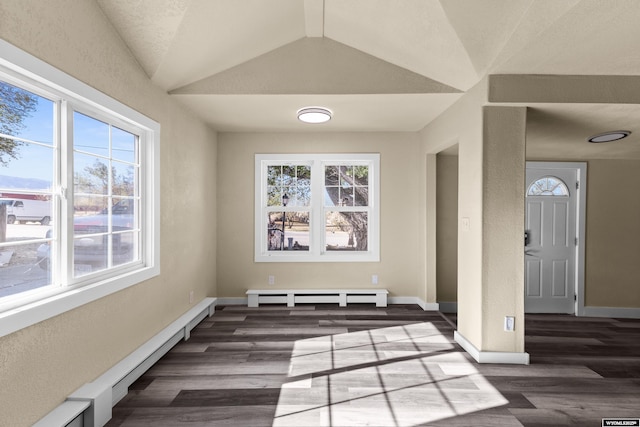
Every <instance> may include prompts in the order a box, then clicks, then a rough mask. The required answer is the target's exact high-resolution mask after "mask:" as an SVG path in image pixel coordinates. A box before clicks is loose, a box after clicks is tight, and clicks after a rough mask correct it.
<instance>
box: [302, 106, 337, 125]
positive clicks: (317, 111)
mask: <svg viewBox="0 0 640 427" xmlns="http://www.w3.org/2000/svg"><path fill="white" fill-rule="evenodd" d="M332 115H333V113H331V110H329V109H328V108H324V107H305V108H301V109H299V110H298V120H300V121H301V122H305V123H325V122H328V121H329V120H331V116H332Z"/></svg>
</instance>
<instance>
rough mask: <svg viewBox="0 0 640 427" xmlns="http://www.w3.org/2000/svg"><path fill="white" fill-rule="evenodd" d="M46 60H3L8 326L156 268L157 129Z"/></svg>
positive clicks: (1, 145) (0, 176)
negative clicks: (35, 69) (32, 70)
mask: <svg viewBox="0 0 640 427" xmlns="http://www.w3.org/2000/svg"><path fill="white" fill-rule="evenodd" d="M0 44H2V43H1V41H0ZM3 49H5V50H7V51H12V52H14V53H15V57H16V58H18V59H20V60H22V59H25V58H24V56H25V55H26V54H23V53H20V52H17V51H14V50H12V49H14V48H11V47H9V46H7V45H3ZM25 61H26V62H25V64H27V65H28V64H32V63H33V62H34V61H37V60H35V59H34V58H29V59H28V60H27V59H25ZM21 66H22V67H26V65H21ZM47 67H48V66H47V65H46V64H40V66H39V70H40V71H42V70H47V71H46V72H47V74H48V75H50V76H52V80H48V79H45V78H44V77H40V76H35V77H34V75H35V74H31V75H29V76H26V75H22V74H21V70H22V69H24V68H22V69H19V68H16V69H13V68H11V65H10V64H9V65H7V64H6V63H3V64H0V321H2V322H4V323H3V325H5V326H6V325H9V324H10V325H11V327H5V328H4V329H2V330H3V333H10V331H15V330H18V329H20V328H21V327H25V326H28V325H30V324H32V323H31V320H30V319H32V318H33V319H45V318H48V317H51V316H54V315H57V314H60V313H62V312H64V311H67V310H70V309H72V308H75V307H78V306H80V305H82V304H84V303H87V302H90V301H93V300H95V299H97V298H100V297H102V296H104V295H108V294H109V293H112V292H116V291H118V290H121V289H124V288H126V287H128V286H131V285H134V284H136V283H139V282H140V281H142V280H147V279H149V278H151V277H153V276H156V275H157V274H159V245H158V239H157V235H158V234H159V233H158V232H159V225H158V224H159V212H158V208H159V199H158V196H159V191H158V188H159V187H158V185H157V179H158V177H159V156H158V149H159V138H158V135H159V130H160V127H159V125H158V124H157V123H155V122H153V121H151V120H150V119H148V118H146V117H144V116H142V115H140V114H139V113H137V112H136V111H134V110H132V109H130V108H128V107H126V106H124V105H122V104H120V103H119V102H117V101H115V100H113V99H111V98H108V97H107V96H105V95H104V94H102V93H98V92H97V91H95V90H93V89H92V88H90V87H87V86H86V85H84V84H82V83H81V82H78V81H76V80H73V79H71V78H69V77H68V76H67V75H61V74H58V73H59V72H58V71H56V70H55V69H53V68H51V67H49V68H47ZM65 85H69V87H66V86H65ZM103 103H104V105H103ZM86 285H98V286H86ZM71 289H73V293H69V294H66V292H68V291H69V290H71ZM67 295H69V296H71V295H73V297H70V298H66V297H67ZM31 311H33V312H34V315H33V316H24V315H21V314H24V313H30V312H31ZM36 312H37V313H36ZM12 316H17V317H12ZM18 317H19V319H18ZM6 319H18V320H15V321H12V322H7V321H6ZM7 331H8V332H7Z"/></svg>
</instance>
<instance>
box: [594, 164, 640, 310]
mask: <svg viewBox="0 0 640 427" xmlns="http://www.w3.org/2000/svg"><path fill="white" fill-rule="evenodd" d="M638 184H640V160H590V161H589V162H588V166H587V223H586V226H587V229H586V234H587V235H586V243H587V246H586V260H585V261H586V272H585V306H593V307H640V282H639V281H638V277H640V262H638V260H640V222H639V221H638V219H639V218H640V193H638V191H635V190H634V189H635V188H637V186H638Z"/></svg>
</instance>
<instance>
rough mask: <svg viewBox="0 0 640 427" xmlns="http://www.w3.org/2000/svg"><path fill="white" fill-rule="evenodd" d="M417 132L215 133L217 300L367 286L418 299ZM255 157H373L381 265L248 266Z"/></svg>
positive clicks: (250, 260) (251, 254)
mask: <svg viewBox="0 0 640 427" xmlns="http://www.w3.org/2000/svg"><path fill="white" fill-rule="evenodd" d="M418 142H419V138H418V134H417V133H414V132H405V133H400V132H398V133H384V132H380V133H329V132H327V133H324V132H318V133H315V132H314V133H220V134H219V135H218V168H217V169H218V241H219V242H220V244H219V247H218V263H217V264H218V273H217V283H218V296H219V297H227V298H246V294H245V292H246V290H247V289H250V288H254V289H259V288H262V287H266V286H267V285H268V282H267V279H268V276H270V275H271V276H274V278H275V286H274V285H272V286H273V287H274V288H275V289H277V288H302V289H304V288H326V287H336V288H337V287H346V288H369V287H371V286H372V285H371V276H372V275H373V274H377V275H378V277H379V284H378V285H377V286H379V287H381V288H386V289H388V290H389V292H390V295H389V296H390V297H416V296H418V295H419V281H420V277H421V270H420V267H421V265H422V259H421V258H420V256H419V233H418V231H417V230H418V229H419V227H420V218H419V213H418V212H419V203H420V200H419V197H418V192H419V184H418V181H419V179H418V177H419V174H420V170H421V165H420V160H419V158H418V155H417V153H418ZM258 153H294V154H295V153H380V262H335V263H325V262H308V263H306V262H302V263H301V262H258V263H256V262H254V241H255V239H254V236H255V232H254V223H255V221H254V206H255V203H254V197H255V191H254V182H255V181H254V162H255V154H258Z"/></svg>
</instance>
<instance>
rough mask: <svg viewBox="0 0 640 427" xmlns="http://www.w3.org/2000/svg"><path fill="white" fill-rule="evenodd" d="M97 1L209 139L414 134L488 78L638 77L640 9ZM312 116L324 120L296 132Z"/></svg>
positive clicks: (555, 3) (580, 1)
mask: <svg viewBox="0 0 640 427" xmlns="http://www.w3.org/2000/svg"><path fill="white" fill-rule="evenodd" d="M96 1H97V2H98V4H99V5H100V7H101V8H102V10H103V11H104V13H105V15H106V16H107V17H108V19H109V20H110V21H111V22H112V23H113V25H114V27H115V28H116V30H117V31H118V32H119V34H120V35H121V37H122V39H123V40H124V41H125V43H126V44H127V45H128V46H129V48H130V49H131V52H132V53H133V55H134V56H135V57H136V59H137V60H138V62H139V63H140V66H141V67H142V68H143V69H144V71H145V72H146V73H147V75H148V76H149V78H150V79H151V80H152V81H153V82H155V83H156V84H157V85H158V86H160V87H162V88H163V89H164V90H166V91H167V92H168V93H170V94H171V95H172V96H174V97H175V98H177V99H178V100H180V102H182V103H184V104H185V105H186V106H188V107H189V108H191V109H192V110H193V111H194V112H195V113H196V114H197V115H198V116H200V117H201V118H202V119H203V120H205V121H206V122H208V123H210V124H211V126H212V127H214V128H215V129H217V130H219V131H300V130H304V129H311V130H313V131H338V130H339V131H416V130H419V129H421V128H423V127H424V126H425V125H426V124H428V123H429V122H430V121H431V120H433V119H434V118H435V117H437V116H438V115H439V114H440V113H441V112H442V111H444V110H445V109H446V108H448V107H449V106H450V105H451V104H452V103H453V102H455V101H456V100H457V99H458V98H459V97H460V96H462V94H463V93H464V92H465V91H466V90H468V89H469V88H471V87H472V86H473V85H475V84H476V83H477V82H478V81H479V80H480V79H482V77H484V76H485V75H487V74H488V73H492V74H498V73H500V74H581V75H596V74H600V75H640V25H638V22H640V2H638V0H615V1H603V0H402V1H398V0H269V1H265V0H137V1H135V2H134V1H131V0H96ZM310 105H323V106H326V107H328V108H330V109H331V110H333V112H334V118H333V120H331V121H330V122H329V123H327V124H325V125H303V124H301V123H299V122H297V120H296V117H295V113H296V111H297V110H298V109H299V108H301V107H304V106H310ZM567 108H569V107H568V106H555V107H553V108H552V107H549V108H547V107H545V106H538V107H537V110H536V114H538V115H537V116H534V118H533V119H532V120H538V119H539V118H540V117H542V116H543V115H546V116H549V115H554V116H555V115H558V114H560V116H561V117H565V116H567V114H569V113H567ZM572 111H577V110H572ZM543 112H544V114H543ZM616 113H617V111H615V109H606V108H603V109H601V111H600V112H599V113H598V114H592V115H591V116H590V118H591V119H592V120H594V121H595V123H597V122H598V121H599V120H600V114H601V115H605V114H616ZM634 113H637V112H635V111H634ZM574 114H575V113H574ZM630 114H631V113H630ZM630 114H625V115H624V116H625V117H626V118H627V119H628V118H629V117H630ZM563 115H564V116H563ZM569 115H570V114H569ZM631 116H633V114H631ZM636 118H638V117H636ZM612 120H613V119H612V118H606V119H603V125H605V124H606V123H608V122H611V121H612ZM590 123H591V124H592V125H593V123H594V122H593V121H592V122H590ZM616 124H617V123H616ZM620 125H621V126H622V127H624V128H629V127H630V125H627V126H624V125H625V123H621V124H620ZM310 126H313V127H310ZM596 127H597V126H596ZM533 128H534V129H535V128H536V126H533ZM538 128H539V131H542V130H543V128H544V127H543V126H538ZM599 130H600V131H605V130H609V129H599ZM631 130H633V129H631ZM639 133H640V129H639ZM541 138H542V137H541ZM529 139H532V140H533V139H535V135H530V137H529ZM543 139H544V138H543Z"/></svg>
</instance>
